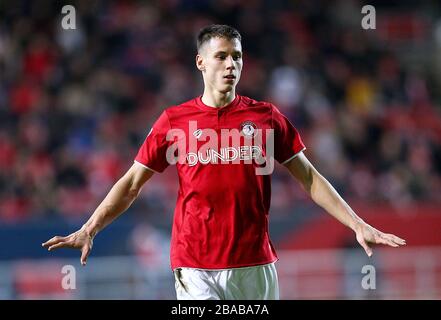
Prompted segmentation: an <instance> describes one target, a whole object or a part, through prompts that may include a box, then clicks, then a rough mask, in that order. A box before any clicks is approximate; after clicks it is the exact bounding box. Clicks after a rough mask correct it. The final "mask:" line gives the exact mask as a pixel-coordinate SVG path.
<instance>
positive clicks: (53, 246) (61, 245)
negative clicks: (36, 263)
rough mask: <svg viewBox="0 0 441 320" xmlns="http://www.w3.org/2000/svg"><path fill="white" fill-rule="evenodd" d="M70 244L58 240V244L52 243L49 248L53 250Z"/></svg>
mask: <svg viewBox="0 0 441 320" xmlns="http://www.w3.org/2000/svg"><path fill="white" fill-rule="evenodd" d="M68 246H69V243H68V242H65V241H60V242H58V243H56V244H53V245H51V246H50V247H49V248H48V249H47V250H48V251H51V250H55V249H58V248H64V247H68Z"/></svg>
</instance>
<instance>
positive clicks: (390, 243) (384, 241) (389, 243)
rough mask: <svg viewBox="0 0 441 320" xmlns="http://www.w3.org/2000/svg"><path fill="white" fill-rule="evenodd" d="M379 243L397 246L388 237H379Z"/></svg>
mask: <svg viewBox="0 0 441 320" xmlns="http://www.w3.org/2000/svg"><path fill="white" fill-rule="evenodd" d="M379 243H381V244H385V245H387V246H391V247H394V248H396V247H399V245H398V244H396V243H395V242H393V241H392V240H389V239H386V238H380V240H379Z"/></svg>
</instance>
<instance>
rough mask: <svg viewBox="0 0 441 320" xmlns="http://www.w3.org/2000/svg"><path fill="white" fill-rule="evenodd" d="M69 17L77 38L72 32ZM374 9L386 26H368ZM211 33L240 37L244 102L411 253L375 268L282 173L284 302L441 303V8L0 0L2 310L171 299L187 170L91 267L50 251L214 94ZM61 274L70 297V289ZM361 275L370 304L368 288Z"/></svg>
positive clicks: (158, 180)
mask: <svg viewBox="0 0 441 320" xmlns="http://www.w3.org/2000/svg"><path fill="white" fill-rule="evenodd" d="M245 3H246V4H245ZM64 4H71V5H73V6H74V7H75V9H76V27H77V28H76V29H75V30H64V29H62V27H61V19H62V18H63V15H62V14H61V8H62V6H63V5H64ZM365 4H370V5H373V6H374V7H375V9H376V29H375V30H364V29H362V27H361V20H362V18H363V15H362V14H361V8H362V7H363V5H365ZM210 23H225V24H230V25H232V26H234V27H236V28H238V29H239V31H240V32H241V33H242V36H243V49H244V53H245V55H244V71H243V73H242V79H241V81H240V83H239V86H238V93H240V94H242V95H248V96H250V97H252V98H255V99H261V100H267V101H271V102H273V103H274V104H276V105H277V106H278V107H279V108H280V109H281V111H282V112H283V113H285V114H286V115H287V116H288V117H289V118H290V120H291V121H292V122H293V124H294V125H295V126H296V127H297V128H298V130H299V131H300V133H301V135H302V137H303V139H304V141H305V143H306V145H307V151H306V155H307V156H308V157H309V158H310V159H311V161H312V162H313V163H314V164H315V166H316V167H317V168H318V169H319V171H320V172H321V173H322V174H323V175H324V176H325V177H327V178H328V179H329V181H330V182H331V183H332V184H333V185H334V186H335V187H336V188H337V190H338V191H339V192H340V193H341V194H342V195H343V197H344V198H345V199H346V200H347V201H348V202H349V204H350V205H351V206H352V207H353V208H354V209H355V210H356V212H357V213H358V214H359V215H360V216H362V217H363V218H364V219H365V220H366V221H367V222H369V223H371V224H372V225H374V226H375V227H377V228H378V229H380V230H382V231H385V232H390V233H395V234H397V235H398V236H400V237H402V238H405V239H406V240H407V246H406V247H403V248H399V249H389V248H385V247H378V248H376V249H375V250H374V255H373V257H372V258H370V259H369V258H367V256H366V255H365V254H364V251H363V250H362V248H361V247H359V246H358V244H357V242H356V240H355V237H354V234H353V232H352V231H350V230H349V229H347V228H345V227H343V226H342V225H340V224H339V223H338V222H337V221H336V220H333V219H332V218H331V217H330V216H329V215H327V214H326V213H324V212H323V210H321V209H320V208H319V207H318V206H316V205H314V204H313V203H312V202H311V201H310V200H309V199H308V198H307V197H306V194H305V193H304V192H303V191H302V190H301V189H300V187H299V185H298V184H297V183H296V182H295V181H294V180H293V179H292V178H291V177H290V176H289V175H288V172H287V170H286V169H284V168H283V167H281V166H278V167H277V168H276V171H275V173H274V174H273V196H272V210H271V216H270V222H271V226H270V227H271V237H272V240H273V242H274V244H275V246H276V249H277V250H278V253H279V257H280V261H279V262H278V263H277V266H278V270H279V280H280V285H281V298H282V299H312V298H317V299H424V298H429V299H439V298H441V212H440V204H441V117H440V107H441V5H440V2H439V1H435V0H433V1H404V0H401V1H398V0H396V1H369V2H368V3H367V2H362V1H348V0H344V1H328V0H326V1H325V0H322V1H318V0H316V1H311V0H302V1H277V0H266V1H265V0H253V1H236V0H214V1H202V0H193V1H192V0H165V1H148V2H144V1H70V2H65V3H64V2H63V1H25V0H14V1H12V0H4V1H1V2H0V299H43V298H44V299H116V298H121V299H174V298H175V293H174V279H173V275H172V273H171V270H170V268H169V258H168V253H169V240H170V230H171V223H172V217H173V209H174V203H175V200H176V196H177V188H178V183H177V176H176V172H175V168H174V167H169V168H168V169H167V170H166V171H165V173H163V174H160V175H155V176H154V177H153V178H152V179H151V180H150V181H149V182H148V183H147V185H146V186H145V187H144V189H143V192H142V194H141V196H140V197H139V198H138V200H137V201H136V202H135V203H134V205H133V206H132V207H131V208H130V209H129V210H128V211H127V212H126V213H125V214H124V215H123V216H121V217H120V218H119V219H118V220H117V221H115V222H114V223H113V224H112V225H110V226H109V227H108V228H107V229H105V230H104V231H102V232H101V233H100V234H99V235H98V236H97V237H96V238H95V243H94V248H93V251H92V253H91V256H90V257H89V260H88V264H87V266H86V267H81V265H80V263H79V257H80V255H79V252H78V251H73V250H67V249H64V250H60V251H54V252H51V253H48V252H47V251H46V250H44V249H43V248H42V247H41V243H42V242H44V241H46V240H47V239H49V238H50V237H52V236H54V235H67V234H69V233H71V232H73V231H75V230H77V229H78V228H79V227H81V225H82V224H83V223H84V222H85V221H86V220H87V218H88V217H89V216H90V214H91V213H92V212H93V210H94V209H95V207H96V206H97V205H98V204H99V202H100V201H101V200H102V199H103V197H104V196H105V195H106V193H107V192H108V191H109V189H110V187H111V186H112V185H113V183H114V182H116V180H117V179H118V178H119V177H120V176H121V175H122V174H123V173H124V172H125V171H126V170H127V169H128V168H129V166H130V165H131V164H132V161H133V158H134V156H135V154H136V152H137V149H138V147H139V146H140V145H141V143H142V141H143V140H144V138H145V136H146V134H147V133H148V131H149V129H150V126H151V125H152V123H153V122H154V120H155V119H156V118H157V117H158V116H159V114H160V113H161V111H162V110H163V109H164V108H166V107H167V106H171V105H176V104H179V103H181V102H183V101H186V100H189V99H191V98H193V97H195V96H197V95H200V94H201V93H202V77H201V75H200V73H199V72H198V71H197V69H196V68H195V66H194V56H195V41H194V40H195V39H194V38H195V34H196V33H197V31H198V30H199V29H200V28H201V27H203V26H205V25H207V24H210ZM65 265H72V266H73V267H74V268H75V270H76V273H75V275H76V282H75V286H76V289H75V290H64V289H63V288H62V283H63V277H64V276H65V275H66V274H63V273H62V270H63V269H62V268H63V266H65ZM366 265H371V266H373V267H374V268H375V279H374V280H375V289H374V290H365V289H363V288H362V281H363V277H365V276H366V275H368V274H365V273H363V272H362V271H363V270H365V271H366V269H363V267H364V266H366ZM369 274H370V275H371V278H370V279H372V276H373V275H372V273H369ZM365 280H366V279H365ZM371 281H372V280H371Z"/></svg>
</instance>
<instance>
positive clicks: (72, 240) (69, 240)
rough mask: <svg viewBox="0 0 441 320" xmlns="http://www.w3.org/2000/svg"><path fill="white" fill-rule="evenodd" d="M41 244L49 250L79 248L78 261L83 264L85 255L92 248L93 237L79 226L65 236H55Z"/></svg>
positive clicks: (85, 258)
mask: <svg viewBox="0 0 441 320" xmlns="http://www.w3.org/2000/svg"><path fill="white" fill-rule="evenodd" d="M42 246H43V247H44V248H47V249H48V250H49V251H51V250H54V249H59V248H71V249H80V250H81V259H80V261H81V264H82V265H83V266H84V265H86V261H87V257H88V256H89V253H90V251H91V250H92V246H93V238H92V236H91V235H90V234H89V233H87V232H86V230H85V229H84V228H81V229H80V230H78V231H76V232H74V233H71V234H70V235H68V236H66V237H60V236H55V237H53V238H52V239H50V240H48V241H46V242H45V243H42Z"/></svg>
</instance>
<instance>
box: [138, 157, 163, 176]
mask: <svg viewBox="0 0 441 320" xmlns="http://www.w3.org/2000/svg"><path fill="white" fill-rule="evenodd" d="M133 162H134V163H137V164H139V165H140V166H143V167H144V168H146V169H148V170H150V171H153V172H154V173H159V172H158V171H156V170H153V169H152V168H149V167H147V166H146V165H145V164H142V163H141V162H139V161H136V160H134V161H133Z"/></svg>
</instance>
